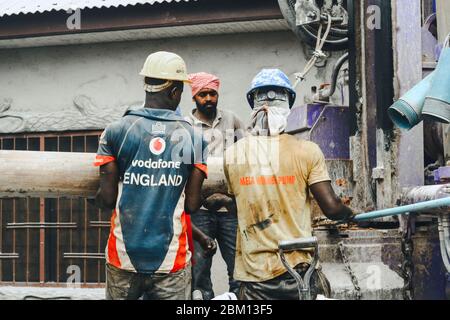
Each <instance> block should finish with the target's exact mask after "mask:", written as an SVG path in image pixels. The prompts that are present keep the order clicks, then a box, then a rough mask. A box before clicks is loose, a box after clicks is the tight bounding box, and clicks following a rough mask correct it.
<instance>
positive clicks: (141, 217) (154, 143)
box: [95, 108, 207, 274]
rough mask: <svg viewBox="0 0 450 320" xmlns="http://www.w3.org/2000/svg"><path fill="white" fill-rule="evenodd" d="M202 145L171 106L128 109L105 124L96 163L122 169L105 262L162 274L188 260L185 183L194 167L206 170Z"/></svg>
mask: <svg viewBox="0 0 450 320" xmlns="http://www.w3.org/2000/svg"><path fill="white" fill-rule="evenodd" d="M179 141H181V142H179ZM205 146H206V145H205V143H203V141H202V138H201V137H200V136H199V135H197V134H195V133H194V130H193V128H192V127H191V125H190V124H189V123H187V122H186V121H184V120H183V118H181V117H180V116H178V115H176V113H175V112H172V111H169V110H157V109H148V108H142V109H139V110H135V111H128V112H126V113H125V115H124V117H123V118H122V119H121V120H119V121H117V122H114V123H112V124H111V125H109V126H108V127H107V128H106V129H105V131H104V132H103V134H102V136H101V138H100V145H99V148H98V152H97V157H96V163H95V164H96V165H97V166H101V165H104V164H106V163H108V162H111V161H116V162H117V164H118V167H119V174H120V182H119V190H118V196H117V204H116V208H115V210H114V212H113V216H112V218H111V231H110V235H109V239H108V244H107V247H106V258H107V262H108V263H110V264H111V265H113V266H114V267H116V268H120V269H122V270H127V271H132V272H139V273H165V274H167V273H174V272H176V271H178V270H180V269H183V268H184V267H185V266H186V265H187V264H188V263H189V261H190V258H191V251H190V248H189V244H188V228H189V224H190V219H189V217H188V216H187V215H186V214H185V212H184V199H185V196H184V188H185V185H186V182H187V179H188V178H189V176H190V174H191V172H192V169H193V168H194V166H196V167H198V168H199V169H200V170H202V171H203V172H205V174H206V173H207V167H206V159H204V158H203V156H202V154H203V153H206V152H207V151H206V150H205V149H204V148H205ZM180 155H181V156H182V157H181V156H180Z"/></svg>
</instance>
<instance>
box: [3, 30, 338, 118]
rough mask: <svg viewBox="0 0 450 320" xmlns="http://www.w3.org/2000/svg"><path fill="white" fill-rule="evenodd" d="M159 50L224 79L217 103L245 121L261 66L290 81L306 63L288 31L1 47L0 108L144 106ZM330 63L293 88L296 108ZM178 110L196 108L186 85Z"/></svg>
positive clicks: (328, 70)
mask: <svg viewBox="0 0 450 320" xmlns="http://www.w3.org/2000/svg"><path fill="white" fill-rule="evenodd" d="M158 50H167V51H173V52H176V53H178V54H180V55H181V56H182V57H183V58H184V59H185V60H186V63H187V65H188V71H189V72H198V71H207V72H211V73H215V74H217V75H218V76H219V77H220V78H221V80H222V88H221V92H220V106H222V107H223V108H227V109H229V110H232V111H234V112H236V113H237V114H238V115H239V116H240V117H241V118H242V119H244V120H245V121H247V120H248V119H249V114H250V109H249V107H248V104H247V102H246V99H245V94H246V92H247V90H248V87H249V85H250V82H251V79H252V78H253V76H254V75H255V74H256V73H257V72H258V71H259V70H260V69H261V68H263V67H277V68H281V69H282V70H283V71H285V72H286V73H287V74H288V75H289V77H290V79H291V81H295V79H294V78H295V77H294V73H295V72H299V71H302V70H303V67H304V65H305V63H306V56H305V52H306V51H305V48H303V46H302V45H301V44H300V43H299V41H298V40H297V39H296V37H295V36H294V35H293V34H292V33H291V32H289V31H281V32H269V33H267V32H265V33H247V34H235V35H220V36H206V37H193V38H177V39H164V40H145V41H131V42H118V43H101V44H94V45H78V46H55V47H40V48H19V49H2V50H0V104H1V102H2V101H3V100H5V99H12V104H11V109H10V110H9V113H15V112H18V113H21V112H30V111H32V112H43V113H45V112H55V111H61V110H72V109H73V108H74V105H73V100H74V98H75V97H77V96H80V95H84V96H87V97H89V98H90V99H91V100H92V101H93V103H94V104H95V105H96V106H97V107H99V108H109V109H114V108H117V107H120V106H124V105H131V104H136V103H142V101H143V99H144V91H143V88H142V78H141V77H140V76H139V75H138V72H139V71H140V69H141V67H142V64H143V63H144V61H145V59H146V57H147V55H148V54H149V53H151V52H154V51H158ZM336 55H337V54H336ZM307 58H308V59H309V56H308V57H307ZM334 61H335V57H333V58H332V59H330V60H329V61H328V65H327V67H326V68H322V69H313V70H312V71H311V73H310V75H309V79H308V81H307V82H306V83H303V84H301V85H300V86H299V87H298V88H297V91H298V93H299V98H298V100H297V104H302V103H303V101H304V94H305V93H306V92H309V91H310V87H311V86H312V85H320V84H321V83H323V82H328V81H329V80H327V79H328V78H329V77H330V76H331V68H332V66H333V64H334ZM337 96H338V94H337ZM339 100H340V98H339ZM181 105H182V111H183V113H184V114H186V113H187V112H190V110H191V109H192V108H193V102H192V100H191V98H190V90H189V88H185V93H184V95H183V100H182V103H181Z"/></svg>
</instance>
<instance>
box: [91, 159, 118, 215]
mask: <svg viewBox="0 0 450 320" xmlns="http://www.w3.org/2000/svg"><path fill="white" fill-rule="evenodd" d="M118 184H119V167H118V165H117V163H116V162H115V161H113V162H110V163H107V164H105V165H103V166H101V167H100V188H99V189H98V192H97V195H96V197H95V204H96V206H97V207H99V208H100V209H110V210H112V209H114V208H115V207H116V201H117V191H118Z"/></svg>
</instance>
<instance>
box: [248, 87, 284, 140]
mask: <svg viewBox="0 0 450 320" xmlns="http://www.w3.org/2000/svg"><path fill="white" fill-rule="evenodd" d="M289 113H290V109H289V96H288V94H287V93H286V92H284V91H283V92H274V91H269V92H261V93H258V92H257V93H256V94H255V107H254V109H253V112H252V115H251V120H250V131H251V133H252V134H253V135H261V136H267V135H270V136H278V135H280V134H281V133H283V132H284V131H285V130H286V127H287V119H288V116H289Z"/></svg>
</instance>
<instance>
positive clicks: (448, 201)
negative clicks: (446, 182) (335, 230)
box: [354, 197, 450, 221]
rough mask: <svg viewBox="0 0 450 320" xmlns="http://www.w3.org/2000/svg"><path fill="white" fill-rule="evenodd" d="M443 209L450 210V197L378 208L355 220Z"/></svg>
mask: <svg viewBox="0 0 450 320" xmlns="http://www.w3.org/2000/svg"><path fill="white" fill-rule="evenodd" d="M435 209H441V210H442V211H444V210H450V197H448V198H442V199H436V200H431V201H425V202H419V203H414V204H410V205H407V206H401V207H395V208H390V209H384V210H377V211H372V212H367V213H361V214H358V215H356V216H355V217H354V220H355V221H366V220H372V219H378V218H383V217H392V216H398V215H402V214H406V213H411V212H426V211H428V210H435Z"/></svg>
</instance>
